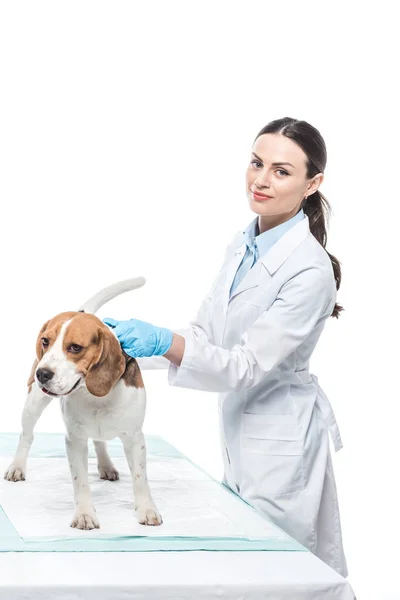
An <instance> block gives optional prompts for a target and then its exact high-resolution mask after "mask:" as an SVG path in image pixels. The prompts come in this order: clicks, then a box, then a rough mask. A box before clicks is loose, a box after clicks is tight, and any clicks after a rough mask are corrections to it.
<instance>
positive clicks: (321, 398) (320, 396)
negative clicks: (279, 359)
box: [296, 371, 343, 452]
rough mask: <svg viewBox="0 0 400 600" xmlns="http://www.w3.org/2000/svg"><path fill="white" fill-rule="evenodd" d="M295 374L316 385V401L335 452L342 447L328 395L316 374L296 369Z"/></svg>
mask: <svg viewBox="0 0 400 600" xmlns="http://www.w3.org/2000/svg"><path fill="white" fill-rule="evenodd" d="M296 375H297V376H299V377H300V379H301V380H302V381H303V382H304V383H311V382H313V383H314V385H315V386H316V388H317V391H318V393H317V400H316V403H317V406H318V408H319V409H320V411H321V413H322V416H323V418H324V421H325V423H326V426H327V428H328V430H329V433H330V435H331V438H332V442H333V447H334V448H335V452H337V451H338V450H340V449H341V448H343V444H342V439H341V437H340V431H339V427H338V424H337V422H336V418H335V414H334V412H333V409H332V406H331V403H330V402H329V400H328V397H327V396H326V394H325V392H324V391H323V389H321V387H320V385H319V383H318V377H317V376H316V375H313V374H312V373H309V372H308V371H296ZM310 378H311V380H310Z"/></svg>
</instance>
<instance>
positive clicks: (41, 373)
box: [36, 369, 54, 385]
mask: <svg viewBox="0 0 400 600" xmlns="http://www.w3.org/2000/svg"><path fill="white" fill-rule="evenodd" d="M53 375H54V373H53V371H50V370H49V369H38V370H37V371H36V377H37V378H38V379H39V381H40V383H41V384H43V385H44V384H45V383H47V382H48V381H50V379H51V378H52V377H53Z"/></svg>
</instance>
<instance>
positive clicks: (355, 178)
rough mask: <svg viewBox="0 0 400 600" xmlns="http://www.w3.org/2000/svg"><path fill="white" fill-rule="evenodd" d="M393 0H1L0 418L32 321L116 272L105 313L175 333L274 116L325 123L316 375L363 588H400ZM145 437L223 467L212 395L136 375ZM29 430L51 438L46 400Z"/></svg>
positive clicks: (235, 223)
mask: <svg viewBox="0 0 400 600" xmlns="http://www.w3.org/2000/svg"><path fill="white" fill-rule="evenodd" d="M394 5H395V3H391V2H382V1H381V2H379V3H376V5H375V4H374V3H365V2H363V3H361V2H360V3H354V2H353V3H351V2H350V3H347V5H345V3H344V2H343V3H340V2H335V3H333V2H332V3H330V6H327V4H326V3H323V2H285V3H275V2H274V3H272V2H266V1H264V2H249V1H248V0H247V1H246V2H232V1H231V2H222V1H220V2H205V1H204V0H202V2H199V3H196V4H195V3H193V2H183V1H182V2H176V1H172V0H168V2H162V1H160V2H143V3H142V2H133V1H132V2H124V1H119V2H113V3H112V2H103V1H100V0H96V1H95V2H89V1H82V0H81V1H79V2H75V1H72V0H69V1H68V2H59V1H54V0H52V1H49V2H43V1H36V2H22V1H20V2H2V3H1V4H0V60H1V66H0V69H1V70H0V85H1V95H0V163H1V177H0V194H1V239H0V252H1V259H2V270H1V274H2V293H1V320H2V335H1V345H0V353H1V354H0V364H1V377H2V393H1V397H0V403H1V406H0V415H1V416H0V430H3V431H18V430H19V418H20V413H21V410H22V406H23V402H24V399H25V392H26V380H27V378H28V375H29V372H30V367H31V364H32V361H33V358H34V350H35V349H34V346H35V341H36V336H37V333H38V331H39V329H40V327H41V325H42V324H43V323H44V321H46V320H47V319H48V318H50V317H52V316H54V315H56V314H57V313H59V312H61V311H64V310H76V309H78V308H79V306H80V305H81V304H82V303H83V302H84V301H85V300H86V299H87V298H88V297H89V296H91V295H92V294H93V293H95V292H97V291H98V290H99V289H100V288H102V287H103V286H106V285H109V284H111V283H113V282H115V281H118V280H120V279H125V278H128V277H134V276H137V275H144V276H145V277H146V279H147V283H146V285H145V286H144V287H143V288H141V289H140V290H136V291H134V292H130V293H129V294H126V295H125V296H121V297H119V298H118V299H115V300H114V301H112V302H111V303H109V304H108V305H107V306H105V307H104V308H103V309H102V310H101V312H99V316H100V317H104V316H113V317H115V318H119V319H126V318H130V317H136V318H139V319H143V320H147V321H150V322H153V323H154V324H156V325H159V326H163V327H171V328H173V327H185V326H186V325H187V324H188V322H189V320H190V319H191V318H192V317H193V316H194V315H195V313H196V311H197V308H198V306H199V305H200V302H201V300H202V298H203V296H204V295H205V293H206V292H207V290H208V288H209V286H210V284H211V282H212V281H213V279H214V276H215V274H216V272H217V270H218V268H219V265H220V263H221V260H222V258H223V253H224V249H225V246H226V244H227V243H228V242H229V241H230V240H231V238H232V236H233V234H234V233H236V232H237V231H238V230H239V229H241V228H242V227H244V226H246V225H247V224H248V223H249V222H250V221H251V220H252V219H253V218H254V214H253V213H252V212H251V211H250V210H249V208H248V204H247V198H246V195H245V179H244V176H245V170H246V167H247V164H248V161H249V158H250V152H251V147H252V143H253V140H254V138H255V137H256V135H257V133H258V132H259V130H260V129H261V128H262V127H263V126H264V125H265V124H266V123H267V122H269V121H270V120H273V119H276V118H280V117H284V116H291V117H295V118H298V119H305V120H307V121H309V122H310V123H311V124H312V125H314V126H315V127H317V129H319V131H320V132H321V133H322V135H323V137H324V139H325V142H326V145H327V149H328V165H327V169H326V172H325V181H324V182H323V184H322V187H321V191H322V192H323V193H324V195H325V196H326V197H327V198H328V200H329V201H330V203H331V205H332V208H333V216H332V219H331V221H330V228H329V238H328V246H327V248H328V250H329V251H330V252H331V253H333V254H334V255H335V256H337V257H338V258H339V260H340V261H341V263H342V270H343V281H342V286H341V289H340V290H339V293H338V301H339V302H340V303H341V304H343V305H344V307H345V309H346V311H345V312H344V313H343V314H342V316H341V317H340V318H339V320H335V319H330V320H329V322H328V323H327V325H326V328H325V331H324V333H323V335H322V337H321V339H320V342H319V344H318V346H317V349H316V351H315V353H314V356H313V360H312V364H311V370H312V372H314V373H315V374H316V375H318V377H319V380H320V383H321V385H322V387H323V389H324V390H325V392H326V393H327V395H328V397H329V398H330V400H331V402H332V404H333V406H334V410H335V412H336V416H337V420H338V422H339V425H340V428H341V432H342V438H343V442H344V449H343V450H342V451H341V452H340V453H338V454H337V455H335V456H334V464H335V470H336V478H337V485H338V490H339V499H340V506H341V514H342V525H343V535H344V542H345V549H346V554H347V559H348V565H349V571H350V576H349V581H350V582H351V584H352V585H353V587H354V590H355V592H356V594H357V596H358V598H359V599H363V600H367V599H368V600H376V599H377V598H379V599H382V600H389V599H390V600H393V599H394V598H400V591H399V590H400V584H399V583H398V574H397V570H398V564H397V561H396V556H398V545H399V519H398V515H399V494H398V488H399V486H398V478H399V475H400V470H399V468H398V455H399V439H400V438H399V417H400V410H399V383H398V375H399V371H400V369H399V366H398V352H397V348H398V343H397V340H398V339H399V325H398V314H399V308H398V295H397V293H396V292H397V289H398V262H399V251H398V242H399V234H398V217H399V209H398V203H399V193H398V177H399V162H400V161H399V152H398V147H399V141H398V140H399V129H400V128H399V118H398V110H399V109H398V107H399V96H398V94H397V92H396V90H395V87H396V84H397V83H398V81H397V82H396V80H398V64H397V59H396V54H397V55H398V53H399V44H398V42H397V40H398V31H397V29H396V27H397V25H396V19H395V18H394ZM143 375H144V378H145V385H146V388H147V392H148V412H147V417H146V426H145V431H146V432H147V433H156V434H160V435H162V436H163V437H165V438H166V439H168V440H169V441H170V442H171V443H172V444H174V445H175V446H177V447H178V448H179V449H180V450H182V451H183V452H184V453H186V454H187V455H188V456H190V457H191V458H192V459H193V460H194V461H196V462H197V463H198V464H200V465H201V466H203V467H204V468H205V469H206V470H207V471H209V472H210V473H211V474H213V475H215V476H216V477H220V475H221V459H220V453H219V442H218V430H217V412H216V396H215V395H214V394H207V393H203V392H198V391H192V390H183V389H178V388H173V387H170V386H169V385H168V382H167V372H166V371H155V372H154V371H153V372H150V371H144V372H143ZM37 430H38V431H62V430H63V426H62V422H61V418H60V415H59V411H58V406H57V404H56V402H54V404H53V405H52V406H51V407H50V408H49V409H48V410H47V412H46V413H45V414H44V415H43V417H42V419H41V421H40V422H39V424H38V427H37Z"/></svg>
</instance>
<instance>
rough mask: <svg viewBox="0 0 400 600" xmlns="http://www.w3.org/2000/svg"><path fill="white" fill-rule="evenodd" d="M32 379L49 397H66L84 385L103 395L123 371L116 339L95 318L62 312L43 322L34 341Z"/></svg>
mask: <svg viewBox="0 0 400 600" xmlns="http://www.w3.org/2000/svg"><path fill="white" fill-rule="evenodd" d="M36 355H37V364H36V368H35V371H34V378H35V380H36V383H37V384H38V386H39V387H40V389H41V390H42V391H43V392H44V393H46V394H48V395H50V396H66V395H68V394H70V393H71V392H72V391H75V390H76V389H77V388H79V387H81V386H82V385H84V384H86V387H87V389H88V391H89V392H90V393H91V394H93V395H94V396H106V395H107V394H108V393H109V392H110V390H111V389H112V387H113V386H114V385H115V384H116V382H117V381H118V380H119V379H120V377H121V375H122V374H123V373H124V371H125V367H126V360H125V358H124V354H123V352H122V349H121V345H120V343H119V341H118V339H117V338H116V336H115V335H114V334H113V333H112V332H111V331H110V329H109V328H108V327H107V325H105V324H104V323H103V322H102V321H101V320H100V319H99V318H98V317H96V316H95V315H92V314H86V313H83V312H64V313H61V314H59V315H57V316H56V317H54V318H53V319H50V320H49V321H47V322H46V323H45V324H44V325H43V327H42V329H41V330H40V332H39V335H38V338H37V341H36Z"/></svg>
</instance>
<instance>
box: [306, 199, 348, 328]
mask: <svg viewBox="0 0 400 600" xmlns="http://www.w3.org/2000/svg"><path fill="white" fill-rule="evenodd" d="M302 208H303V211H304V213H305V214H306V215H307V217H308V220H309V223H310V231H311V233H312V234H313V236H314V237H315V238H316V240H317V241H318V242H319V243H320V244H321V246H322V247H323V248H324V249H325V252H326V253H327V255H328V256H329V258H330V259H331V262H332V269H333V275H334V277H335V281H336V289H337V290H338V289H339V288H340V282H341V279H342V271H341V268H340V262H339V261H338V259H337V258H336V257H335V256H333V255H332V254H329V252H328V251H327V250H326V248H325V246H326V242H327V232H326V216H329V215H330V212H331V207H330V205H329V202H328V201H327V199H326V198H325V196H323V194H321V192H319V191H318V190H317V191H316V192H314V193H313V194H310V196H308V198H306V199H305V201H304V203H303V205H302ZM342 310H344V308H343V306H341V305H340V304H337V303H336V304H335V306H334V308H333V312H332V314H331V317H336V318H338V317H339V314H340V313H341V311H342Z"/></svg>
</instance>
